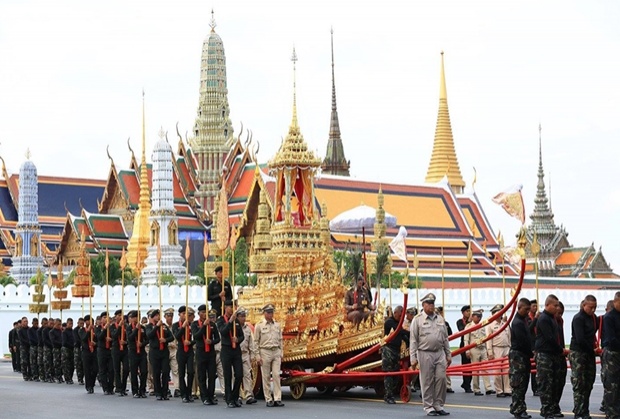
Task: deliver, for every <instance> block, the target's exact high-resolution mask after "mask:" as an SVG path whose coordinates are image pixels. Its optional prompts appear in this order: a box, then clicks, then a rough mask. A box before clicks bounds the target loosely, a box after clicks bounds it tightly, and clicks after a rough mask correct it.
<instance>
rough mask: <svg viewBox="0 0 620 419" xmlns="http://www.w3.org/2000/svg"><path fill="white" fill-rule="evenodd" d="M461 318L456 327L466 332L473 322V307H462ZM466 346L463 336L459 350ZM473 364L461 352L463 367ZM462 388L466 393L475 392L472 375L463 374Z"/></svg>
mask: <svg viewBox="0 0 620 419" xmlns="http://www.w3.org/2000/svg"><path fill="white" fill-rule="evenodd" d="M461 316H462V317H461V318H460V319H458V320H457V321H456V327H457V329H459V332H461V331H463V330H465V327H466V326H467V323H469V322H470V321H471V307H470V306H468V305H466V306H463V307H461ZM464 346H465V336H461V343H460V344H459V348H463V347H464ZM467 364H471V359H469V358H467V354H466V353H465V352H461V365H467ZM461 388H462V389H463V390H465V393H473V392H474V391H473V390H472V389H471V373H470V374H463V384H461Z"/></svg>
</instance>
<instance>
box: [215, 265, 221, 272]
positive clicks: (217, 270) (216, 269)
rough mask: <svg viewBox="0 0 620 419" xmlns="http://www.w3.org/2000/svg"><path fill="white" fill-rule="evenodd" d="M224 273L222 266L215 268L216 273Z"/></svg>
mask: <svg viewBox="0 0 620 419" xmlns="http://www.w3.org/2000/svg"><path fill="white" fill-rule="evenodd" d="M222 271H223V268H222V265H220V266H218V267H216V268H215V273H218V272H222Z"/></svg>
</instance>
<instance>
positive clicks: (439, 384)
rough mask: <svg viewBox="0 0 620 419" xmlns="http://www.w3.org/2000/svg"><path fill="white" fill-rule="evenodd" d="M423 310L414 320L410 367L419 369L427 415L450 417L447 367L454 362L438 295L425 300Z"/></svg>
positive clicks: (410, 345) (411, 333)
mask: <svg viewBox="0 0 620 419" xmlns="http://www.w3.org/2000/svg"><path fill="white" fill-rule="evenodd" d="M420 301H422V309H423V311H422V312H421V313H420V314H418V315H417V316H416V317H414V319H413V320H412V321H411V328H410V330H409V331H410V338H409V352H410V357H411V369H412V370H416V369H417V368H418V367H419V368H420V372H419V375H420V385H421V387H422V400H423V405H424V411H425V412H426V414H427V415H428V416H447V415H449V414H450V413H448V412H446V411H445V410H444V408H443V405H444V402H445V400H446V390H447V387H446V368H447V367H448V366H449V365H450V364H451V363H452V355H451V354H450V344H449V343H448V331H447V329H446V323H445V321H444V319H443V317H441V316H439V315H437V314H436V313H435V295H434V294H430V293H429V294H427V295H425V296H424V297H422V299H421V300H420Z"/></svg>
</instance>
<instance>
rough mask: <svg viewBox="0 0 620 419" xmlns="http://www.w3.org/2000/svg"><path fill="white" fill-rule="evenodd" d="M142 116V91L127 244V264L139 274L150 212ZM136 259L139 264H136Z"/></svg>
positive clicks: (146, 243) (144, 132)
mask: <svg viewBox="0 0 620 419" xmlns="http://www.w3.org/2000/svg"><path fill="white" fill-rule="evenodd" d="M144 119H145V116H144V92H142V161H141V162H140V204H139V206H138V211H136V214H135V215H134V219H133V231H132V233H131V239H130V240H129V245H128V246H127V264H128V266H129V267H130V268H131V270H132V271H133V272H134V273H135V274H136V275H140V272H141V271H142V268H143V267H144V261H145V260H146V257H147V255H148V251H147V246H149V243H150V240H149V234H150V226H149V214H150V213H151V192H150V188H149V176H148V167H147V165H146V126H145V125H146V124H145V121H144ZM138 261H140V264H139V265H138Z"/></svg>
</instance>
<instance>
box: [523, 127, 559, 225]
mask: <svg viewBox="0 0 620 419" xmlns="http://www.w3.org/2000/svg"><path fill="white" fill-rule="evenodd" d="M534 204H535V205H534V212H533V213H532V215H530V218H531V219H532V228H533V229H534V230H535V231H536V233H537V234H538V236H539V237H540V236H541V235H544V234H545V233H548V234H550V233H555V231H556V230H557V227H556V226H555V223H554V221H553V212H552V211H551V208H550V207H549V199H548V198H547V192H546V191H545V170H544V169H543V160H542V126H541V125H540V124H538V183H537V185H536V198H535V199H534Z"/></svg>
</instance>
